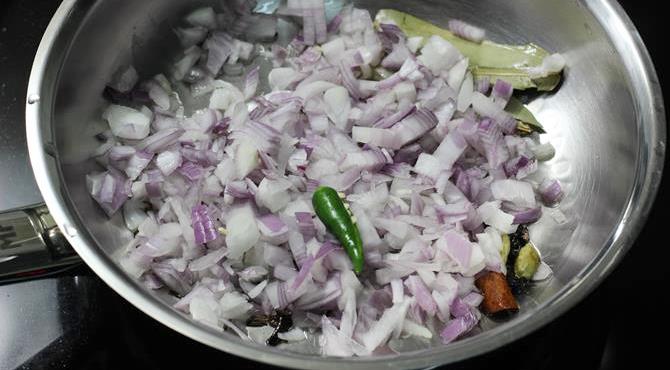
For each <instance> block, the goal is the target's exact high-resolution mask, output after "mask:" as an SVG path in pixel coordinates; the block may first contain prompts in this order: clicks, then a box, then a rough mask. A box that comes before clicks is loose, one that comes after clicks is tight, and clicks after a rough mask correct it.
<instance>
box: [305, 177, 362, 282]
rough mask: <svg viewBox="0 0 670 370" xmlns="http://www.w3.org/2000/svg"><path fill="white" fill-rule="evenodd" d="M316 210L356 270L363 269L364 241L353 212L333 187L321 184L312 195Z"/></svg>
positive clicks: (357, 271) (358, 271)
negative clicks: (352, 214)
mask: <svg viewBox="0 0 670 370" xmlns="http://www.w3.org/2000/svg"><path fill="white" fill-rule="evenodd" d="M312 205H313V206H314V212H316V215H317V216H319V219H320V220H321V221H322V222H323V224H324V225H326V228H328V231H330V232H331V233H332V234H333V235H335V237H336V238H337V240H339V241H340V243H341V244H342V246H343V247H344V249H345V250H346V251H347V254H349V258H351V262H352V263H353V265H354V272H356V273H357V274H360V272H361V271H362V270H363V241H362V240H361V233H360V232H359V231H358V226H356V222H355V220H354V218H353V217H352V216H351V213H350V212H349V210H348V209H347V207H346V206H345V204H344V202H343V201H342V199H341V198H340V195H339V194H338V193H337V191H336V190H335V189H333V188H329V187H327V186H320V187H318V188H317V189H316V190H315V191H314V195H313V196H312Z"/></svg>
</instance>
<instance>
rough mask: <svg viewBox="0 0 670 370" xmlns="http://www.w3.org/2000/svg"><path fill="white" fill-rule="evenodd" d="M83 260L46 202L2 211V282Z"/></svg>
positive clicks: (49, 271) (0, 233) (0, 273)
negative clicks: (61, 229) (55, 219)
mask: <svg viewBox="0 0 670 370" xmlns="http://www.w3.org/2000/svg"><path fill="white" fill-rule="evenodd" d="M80 263H81V259H80V258H79V256H78V255H77V253H76V252H75V251H74V249H72V247H71V246H70V244H69V243H68V242H67V240H66V239H65V237H64V236H63V234H62V233H61V231H60V230H59V229H58V226H57V225H56V222H55V221H54V219H53V218H52V217H51V214H50V213H49V210H48V209H47V207H46V206H45V205H44V204H40V205H38V206H36V207H32V208H26V209H20V210H15V211H10V212H6V213H2V214H0V284H5V283H10V282H15V281H18V280H26V279H33V278H39V277H43V276H45V275H51V274H54V273H58V272H61V271H63V270H65V269H69V268H72V267H74V266H76V265H78V264H80Z"/></svg>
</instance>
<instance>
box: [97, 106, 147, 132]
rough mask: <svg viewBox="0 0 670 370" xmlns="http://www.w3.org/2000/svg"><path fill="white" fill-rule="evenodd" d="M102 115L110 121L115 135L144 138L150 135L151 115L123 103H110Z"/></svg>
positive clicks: (110, 126)
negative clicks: (122, 104)
mask: <svg viewBox="0 0 670 370" xmlns="http://www.w3.org/2000/svg"><path fill="white" fill-rule="evenodd" d="M102 117H103V118H104V119H105V120H107V122H109V128H110V129H111V130H112V133H113V134H114V136H117V137H120V138H123V139H134V140H140V139H144V138H145V137H147V135H149V129H150V123H151V116H150V115H147V114H145V113H143V112H140V111H137V110H135V109H132V108H128V107H124V106H121V105H110V106H109V107H108V108H107V109H106V110H105V112H104V113H103V114H102Z"/></svg>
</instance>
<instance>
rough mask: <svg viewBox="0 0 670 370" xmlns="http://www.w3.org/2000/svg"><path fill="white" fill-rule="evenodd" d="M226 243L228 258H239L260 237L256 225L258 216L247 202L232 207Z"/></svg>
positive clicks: (228, 220)
mask: <svg viewBox="0 0 670 370" xmlns="http://www.w3.org/2000/svg"><path fill="white" fill-rule="evenodd" d="M226 229H227V230H228V235H226V245H227V246H228V258H230V259H232V260H237V259H240V258H242V256H243V255H244V253H245V252H246V251H248V250H249V249H251V247H253V246H254V245H255V244H256V242H257V241H258V239H259V238H260V233H259V232H258V226H257V225H256V216H255V215H254V211H253V210H252V209H251V206H250V205H248V204H246V205H243V206H240V207H237V208H234V209H232V210H231V211H230V212H229V213H228V216H227V220H226Z"/></svg>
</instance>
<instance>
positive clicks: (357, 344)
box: [86, 0, 565, 356]
mask: <svg viewBox="0 0 670 370" xmlns="http://www.w3.org/2000/svg"><path fill="white" fill-rule="evenodd" d="M256 5H257V6H256V8H255V9H256V10H259V11H261V12H262V13H263V14H258V13H254V12H252V9H251V6H250V4H249V3H248V2H246V1H241V0H235V1H232V2H224V5H223V8H224V13H222V14H216V13H215V12H214V10H213V8H209V7H203V8H198V9H196V10H194V11H192V12H191V13H189V14H188V15H187V16H186V18H185V22H184V23H183V27H181V28H177V29H175V31H174V32H175V33H176V34H177V37H178V39H179V42H180V43H181V45H182V47H183V50H182V53H181V54H179V55H178V57H177V58H176V60H175V62H174V64H172V65H171V70H170V73H168V74H166V75H162V74H158V75H156V76H154V77H153V78H151V79H150V80H148V81H144V82H140V83H138V81H137V80H138V77H137V72H136V71H135V69H134V68H133V67H124V68H123V69H122V70H121V71H120V72H119V73H117V74H116V76H114V78H112V79H111V80H112V82H110V84H109V86H107V87H106V88H105V93H104V96H105V97H106V98H107V99H109V101H110V103H111V105H109V106H108V107H107V108H106V110H105V111H104V114H103V118H104V119H105V120H106V121H107V123H108V124H109V128H108V129H107V130H106V131H104V132H102V133H100V134H99V135H97V138H98V139H99V140H100V146H99V147H97V148H96V149H95V150H94V152H93V157H94V158H95V162H96V163H98V164H99V165H100V166H102V167H101V170H100V171H96V172H94V173H91V174H89V175H88V176H87V177H86V185H87V189H88V191H89V193H90V194H91V197H92V198H93V199H94V200H95V202H96V203H97V204H98V205H99V206H100V208H101V209H102V211H103V212H105V213H106V214H107V215H109V216H110V217H111V216H113V215H114V214H115V213H116V212H118V210H120V209H122V216H123V221H124V222H125V225H126V227H127V228H128V229H129V230H130V231H131V232H132V233H134V238H133V239H132V241H131V242H130V243H129V244H128V246H127V247H126V250H125V251H124V253H123V255H122V256H121V258H120V264H121V266H122V267H123V268H124V270H126V271H127V272H128V273H129V274H131V275H132V276H134V277H136V278H138V279H139V280H140V281H141V282H142V284H143V285H144V286H146V287H147V288H148V289H163V290H165V291H169V292H171V293H172V294H174V295H176V296H177V297H179V299H178V300H177V302H176V304H175V305H174V307H175V308H176V309H178V310H180V311H181V312H184V313H186V314H188V315H190V316H191V317H192V318H193V319H194V320H197V321H199V322H201V323H203V324H205V325H209V326H211V327H213V328H216V329H218V330H226V331H233V332H235V333H236V334H238V335H240V336H241V337H242V338H243V340H252V341H255V342H258V343H265V341H266V340H267V339H268V338H269V337H270V336H271V335H272V332H273V331H274V328H273V327H271V326H264V327H260V328H253V327H247V326H246V325H245V323H246V319H247V318H248V317H249V316H250V315H251V314H256V313H262V314H268V315H269V314H271V313H272V311H273V310H278V309H282V310H288V311H291V312H293V317H292V318H293V323H294V324H293V328H292V329H291V330H290V331H288V332H283V333H279V338H280V339H282V340H286V341H288V342H291V343H289V344H285V345H289V346H290V348H296V347H293V346H303V345H304V346H307V345H309V346H312V345H317V343H316V342H317V341H316V338H317V337H318V345H319V346H320V351H321V353H322V354H324V355H332V356H368V355H371V354H373V353H380V352H383V351H388V350H389V348H390V349H391V350H393V349H397V348H398V347H399V344H398V343H414V342H416V341H417V340H418V341H426V340H430V339H431V338H433V337H436V336H437V334H439V335H440V337H441V339H442V341H443V342H445V343H449V342H451V341H453V340H456V339H458V338H460V337H462V336H464V335H467V333H469V332H470V331H471V330H472V329H473V328H474V327H475V326H476V325H477V323H478V322H479V318H480V313H479V310H478V308H477V307H478V306H479V305H480V304H481V302H482V299H483V296H482V294H480V293H479V291H478V290H477V288H476V287H475V285H474V279H475V277H476V276H478V275H479V274H480V273H481V272H483V271H485V270H491V271H499V272H502V273H505V272H506V266H505V265H504V263H503V261H502V258H501V255H500V252H501V249H502V245H503V243H502V238H501V234H502V233H512V232H515V231H516V229H517V227H518V225H520V224H528V223H532V222H535V221H536V220H538V219H539V218H540V216H541V215H542V213H543V212H546V213H549V214H550V215H551V216H552V217H554V218H557V220H558V218H559V217H558V216H557V215H558V214H559V213H560V211H558V210H557V209H556V208H547V207H541V206H540V204H539V203H538V202H537V201H536V197H537V199H539V200H541V201H542V204H544V205H554V204H555V203H556V202H558V201H559V200H560V199H561V198H562V197H563V190H562V188H561V186H560V183H558V181H557V180H551V179H546V180H544V181H543V182H542V183H541V184H539V186H538V185H537V184H536V183H535V182H534V180H531V179H534V178H536V177H535V176H534V175H535V174H536V173H539V172H540V171H539V168H540V166H542V164H541V163H540V162H542V161H546V160H549V159H550V158H551V157H553V155H554V154H555V153H554V152H555V149H554V148H553V146H551V144H540V141H539V139H538V137H537V135H536V134H533V135H529V136H527V137H522V136H521V135H520V134H519V133H518V132H516V124H517V123H516V120H515V119H514V117H512V115H511V114H510V113H508V112H506V111H505V110H504V109H505V107H506V105H507V103H508V101H509V100H510V98H511V95H512V92H513V89H512V85H511V84H510V83H509V82H505V81H502V80H497V81H491V80H489V78H477V79H476V80H475V78H474V77H473V72H472V71H469V67H470V61H469V60H468V59H467V58H465V57H464V56H463V55H462V54H461V53H460V52H459V50H458V49H456V48H455V47H454V45H452V44H451V43H450V42H449V41H447V40H445V39H444V38H442V37H440V36H430V37H427V38H424V37H409V38H408V37H407V35H405V34H404V33H403V31H402V30H401V29H400V28H399V27H398V26H397V25H395V24H390V23H383V22H382V23H380V24H378V25H377V28H375V27H376V26H375V24H374V23H373V22H372V19H371V17H370V14H369V13H368V12H367V11H365V10H361V9H356V8H353V7H350V6H346V7H343V8H342V9H341V11H340V12H339V14H337V15H335V16H334V18H333V14H332V12H333V9H331V8H330V6H329V7H328V8H327V7H326V6H325V3H324V1H323V0H289V1H287V2H286V3H285V6H284V5H281V4H269V3H265V4H262V3H260V2H259V3H258V4H256ZM270 8H271V9H272V10H271V11H268V9H270ZM275 10H276V13H277V14H280V15H281V16H282V17H281V18H278V17H276V16H275V15H272V14H270V13H272V12H274V11H275ZM326 11H327V12H328V17H326ZM329 19H330V20H329ZM299 28H302V30H300V29H299ZM450 28H451V29H452V31H453V32H454V33H455V34H457V35H458V36H460V37H462V38H466V39H468V40H472V41H475V42H481V41H482V39H483V37H484V31H483V30H481V29H478V28H476V27H473V26H471V25H468V24H465V23H463V22H459V21H452V22H450ZM291 32H294V33H293V34H290V33H291ZM238 38H241V39H238ZM243 40H244V41H243ZM275 40H276V42H275V43H274V44H272V45H269V46H268V45H267V44H255V43H256V42H264V43H266V42H273V41H275ZM563 65H564V60H563V59H562V57H560V56H557V55H554V56H549V57H547V58H545V60H544V62H543V64H542V65H541V66H539V67H534V68H528V73H529V74H530V75H531V77H533V76H538V77H537V78H539V77H541V76H546V74H547V73H553V72H554V71H556V70H557V68H559V67H560V68H563ZM266 71H269V72H268V74H267V76H264V75H263V74H264V73H266ZM533 78H536V77H533ZM493 82H495V83H494V84H493V86H491V84H492V83H493ZM267 90H271V91H270V92H268V91H267ZM318 186H330V187H333V188H335V189H336V190H337V191H339V192H342V193H343V194H342V196H343V198H344V199H345V204H346V205H347V206H349V207H350V210H351V214H352V216H353V219H354V220H355V224H356V227H357V228H358V231H359V232H360V237H361V240H362V242H363V247H364V258H365V267H364V272H363V273H361V274H359V275H356V274H355V273H354V272H353V271H352V269H353V263H352V262H351V259H350V257H349V255H348V253H347V251H345V249H344V248H342V246H340V245H339V244H338V242H337V241H336V238H335V237H334V235H333V234H332V232H331V230H330V229H329V228H328V227H327V226H326V225H325V224H324V222H322V220H321V219H320V218H319V217H317V216H316V215H315V213H314V207H313V205H312V201H311V197H312V193H313V192H314V191H315V190H316V188H317V187H318ZM560 215H561V216H562V218H561V220H560V222H565V216H564V215H562V214H560ZM550 275H551V269H550V267H549V266H548V265H546V264H544V263H543V264H541V266H540V268H539V269H538V272H537V273H536V274H535V276H534V277H533V279H534V280H542V279H546V278H548V277H549V276H550ZM243 329H245V330H243ZM411 337H414V338H411ZM312 342H314V343H312Z"/></svg>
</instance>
